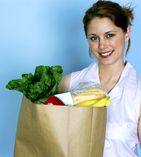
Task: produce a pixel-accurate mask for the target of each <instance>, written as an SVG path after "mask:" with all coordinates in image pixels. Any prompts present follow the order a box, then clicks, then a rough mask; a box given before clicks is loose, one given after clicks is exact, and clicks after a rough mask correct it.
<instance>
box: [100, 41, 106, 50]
mask: <svg viewBox="0 0 141 157" xmlns="http://www.w3.org/2000/svg"><path fill="white" fill-rule="evenodd" d="M106 45H107V42H106V40H105V39H99V49H104V48H105V47H106Z"/></svg>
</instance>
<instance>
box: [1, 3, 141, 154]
mask: <svg viewBox="0 0 141 157" xmlns="http://www.w3.org/2000/svg"><path fill="white" fill-rule="evenodd" d="M116 1H117V2H120V3H121V4H129V3H130V2H131V3H132V5H133V6H134V7H135V20H134V23H133V27H132V34H131V36H132V39H131V40H132V45H131V49H130V52H129V55H128V60H129V61H130V62H131V63H132V64H133V65H134V66H135V68H136V70H137V71H138V73H139V75H140V76H141V63H140V60H141V51H140V46H141V29H140V28H141V16H140V15H141V11H140V10H141V1H140V0H130V1H129V0H128V1H127V0H124V2H122V0H121V1H120V0H116ZM93 2H94V0H86V1H82V0H58V1H56V0H0V157H13V149H14V140H15V134H16V126H17V120H18V113H19V109H20V103H21V99H22V94H21V93H18V92H15V91H9V90H8V89H6V88H5V85H6V83H7V82H8V81H9V80H11V79H17V78H19V77H20V76H21V74H22V73H28V72H33V71H34V69H35V66H37V65H40V64H43V65H57V64H60V65H62V66H63V69H64V74H67V73H69V72H71V71H75V70H79V69H81V68H83V67H85V66H87V65H88V64H89V63H90V62H91V61H92V59H90V58H89V56H88V45H87V41H86V39H85V35H84V32H83V25H82V18H83V15H84V12H85V10H86V9H87V8H88V7H89V6H90V5H91V4H92V3H93Z"/></svg>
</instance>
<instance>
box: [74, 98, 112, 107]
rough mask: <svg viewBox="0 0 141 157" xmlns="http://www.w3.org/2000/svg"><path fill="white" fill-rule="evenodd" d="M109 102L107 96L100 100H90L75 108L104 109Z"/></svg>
mask: <svg viewBox="0 0 141 157" xmlns="http://www.w3.org/2000/svg"><path fill="white" fill-rule="evenodd" d="M110 104H111V101H110V99H109V97H108V96H105V97H104V98H100V99H91V100H87V101H83V102H80V103H78V104H76V106H86V107H105V106H109V105H110Z"/></svg>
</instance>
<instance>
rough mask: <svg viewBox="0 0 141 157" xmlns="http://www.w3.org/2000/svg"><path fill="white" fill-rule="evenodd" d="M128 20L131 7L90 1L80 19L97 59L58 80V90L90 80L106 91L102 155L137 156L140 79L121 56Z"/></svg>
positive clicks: (130, 16)
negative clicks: (59, 81)
mask: <svg viewBox="0 0 141 157" xmlns="http://www.w3.org/2000/svg"><path fill="white" fill-rule="evenodd" d="M132 21H133V9H132V8H131V7H122V6H121V5H119V4H118V3H115V2H112V1H106V0H105V1H103V0H98V1H97V2H96V3H94V4H93V5H92V6H91V7H90V8H89V9H88V10H87V11H86V13H85V16H84V18H83V23H84V31H85V34H86V37H87V40H88V45H89V47H90V50H91V53H92V55H94V56H95V57H96V59H97V63H92V64H90V65H89V66H88V67H86V68H84V69H82V70H80V71H76V72H73V73H71V74H69V75H67V76H65V77H64V78H63V79H62V81H61V83H60V90H61V91H63V90H64V91H66V90H69V91H71V90H72V89H73V88H74V87H76V86H77V85H78V84H79V83H83V82H85V81H87V82H88V81H93V82H95V83H96V84H100V85H101V87H102V88H103V89H105V91H107V93H108V94H109V96H110V98H111V101H112V105H111V106H108V107H107V127H106V137H105V147H104V155H103V157H111V156H113V155H114V157H123V156H124V157H125V156H128V157H133V156H134V157H136V156H137V154H136V153H135V149H136V145H137V144H138V143H139V137H138V131H139V133H141V131H140V130H138V125H139V124H140V123H141V122H140V121H139V118H140V107H141V79H140V78H139V77H138V75H137V73H136V71H135V69H134V68H133V66H132V65H131V64H130V63H129V61H127V60H126V59H125V57H124V56H125V53H127V51H128V50H129V47H130V36H131V35H130V34H131V31H130V30H131V29H130V27H131V23H132ZM126 42H128V46H127V49H126V44H125V43H126ZM129 73H130V75H129ZM140 126H141V125H140Z"/></svg>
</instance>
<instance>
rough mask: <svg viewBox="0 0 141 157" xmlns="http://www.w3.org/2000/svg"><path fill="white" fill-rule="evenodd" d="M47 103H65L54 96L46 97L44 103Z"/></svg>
mask: <svg viewBox="0 0 141 157" xmlns="http://www.w3.org/2000/svg"><path fill="white" fill-rule="evenodd" d="M49 103H51V104H53V105H65V104H64V103H63V102H62V101H61V100H60V99H59V98H57V97H56V96H50V97H48V98H47V100H46V101H45V104H46V105H48V104H49Z"/></svg>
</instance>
